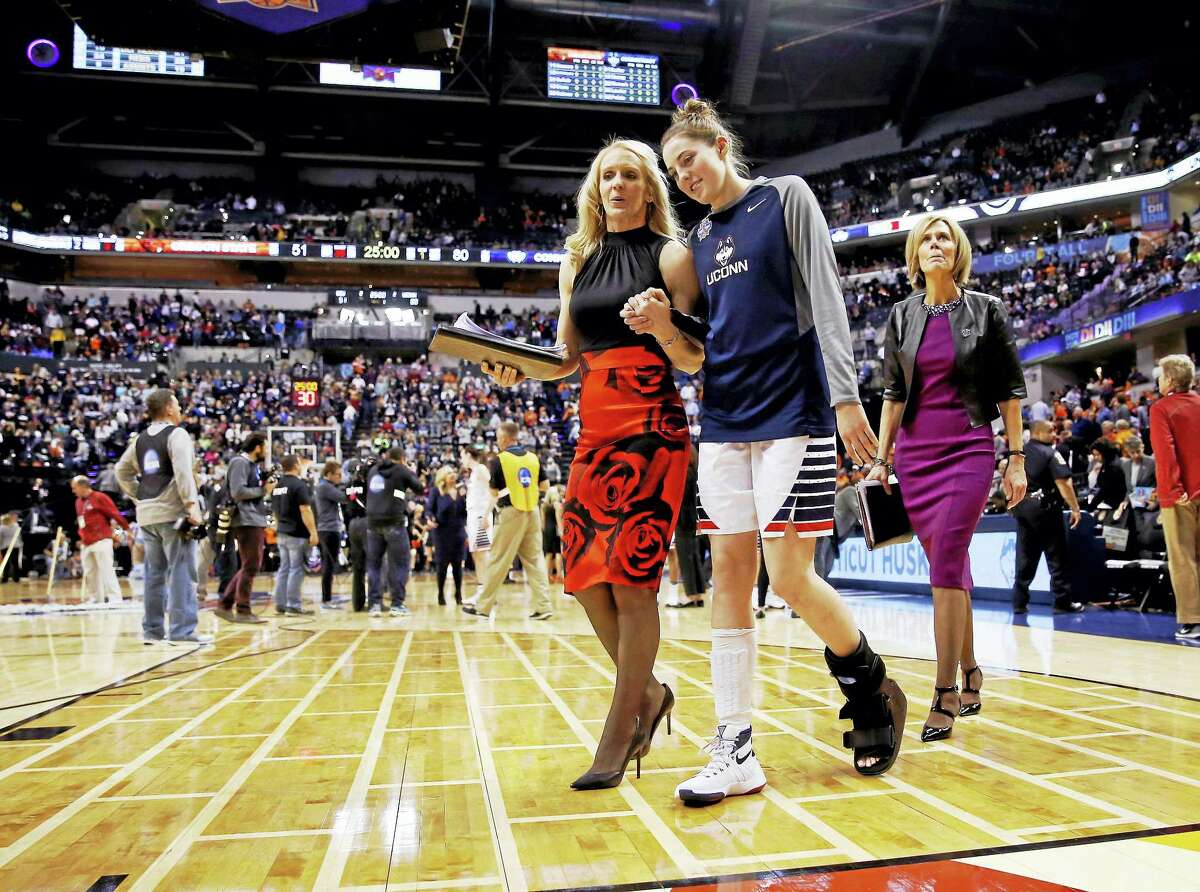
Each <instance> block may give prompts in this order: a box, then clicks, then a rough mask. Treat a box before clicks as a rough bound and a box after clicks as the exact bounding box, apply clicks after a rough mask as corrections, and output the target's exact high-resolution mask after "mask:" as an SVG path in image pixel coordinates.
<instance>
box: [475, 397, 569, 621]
mask: <svg viewBox="0 0 1200 892" xmlns="http://www.w3.org/2000/svg"><path fill="white" fill-rule="evenodd" d="M519 430H520V428H518V427H517V425H516V423H515V422H512V421H505V422H504V423H503V424H501V425H500V428H499V430H498V431H497V432H496V445H497V446H498V447H499V448H500V454H499V455H498V456H496V457H495V458H493V459H492V461H491V467H492V495H493V496H494V497H496V499H497V503H496V506H497V507H498V508H499V509H500V519H499V521H497V523H496V528H495V534H494V536H493V537H492V554H491V558H490V560H489V561H488V568H487V574H486V576H485V578H484V582H483V588H482V589H481V590H480V592H479V597H478V599H477V600H476V603H475V604H474V605H470V604H467V605H464V606H463V613H469V614H471V615H472V616H482V617H488V616H491V613H492V608H493V607H494V606H495V604H496V595H497V594H498V593H499V591H500V586H501V585H502V584H503V583H504V579H505V577H506V576H507V575H508V569H509V567H511V566H512V562H513V558H514V557H520V558H521V565H522V566H523V567H524V568H525V579H526V581H528V583H529V588H530V590H531V592H532V594H533V613H532V614H530V617H529V618H530V619H550V617H552V616H553V615H554V613H553V611H552V610H551V604H550V582H549V580H548V579H547V578H546V556H545V555H544V554H543V553H542V512H541V511H539V510H538V499H539V497H540V496H541V494H542V493H544V492H545V491H546V490H547V489H548V488H549V486H550V483H549V481H548V480H547V479H546V472H545V471H544V470H543V469H542V463H541V462H540V461H538V457H537V455H535V454H534V453H533V452H532V451H530V450H527V449H525V448H524V447H523V446H518V445H517V433H518V431H519ZM535 481H536V482H535Z"/></svg>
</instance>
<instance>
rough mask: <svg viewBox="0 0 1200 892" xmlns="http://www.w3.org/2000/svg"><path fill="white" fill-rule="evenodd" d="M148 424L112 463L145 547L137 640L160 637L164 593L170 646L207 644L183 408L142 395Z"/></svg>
mask: <svg viewBox="0 0 1200 892" xmlns="http://www.w3.org/2000/svg"><path fill="white" fill-rule="evenodd" d="M146 410H147V412H148V413H149V415H150V425H149V426H148V427H147V428H146V429H145V430H144V431H142V433H140V434H138V435H137V436H135V437H134V438H133V439H132V440H131V441H130V443H129V447H128V448H127V449H126V450H125V453H124V454H123V455H122V456H121V458H120V459H119V460H118V461H117V467H116V477H117V483H118V485H119V486H120V487H121V490H122V491H123V492H124V493H125V494H126V495H127V496H129V497H130V498H131V499H133V500H134V501H135V502H136V504H137V522H138V526H139V527H140V528H141V531H142V537H143V539H144V541H145V548H146V584H145V590H144V592H143V595H142V599H143V602H144V616H143V619H142V639H143V641H144V642H145V643H146V644H155V643H156V642H160V641H162V640H163V636H164V631H165V630H164V623H163V620H164V606H163V601H164V595H165V600H166V610H167V611H169V613H170V641H171V643H172V644H211V643H212V636H211V635H197V634H196V534H195V533H194V531H199V535H201V536H202V535H203V534H204V517H203V516H202V515H201V514H200V509H199V506H198V502H197V494H196V480H195V477H194V476H193V474H192V462H193V461H195V458H196V456H195V450H194V449H193V447H192V438H191V437H190V436H188V432H187V431H186V430H184V429H183V428H182V427H180V424H181V423H182V421H183V413H182V412H181V410H180V408H179V400H177V399H176V398H175V394H173V393H171V391H169V390H166V389H159V390H155V391H154V392H153V393H151V394H150V397H149V398H148V399H147V400H146Z"/></svg>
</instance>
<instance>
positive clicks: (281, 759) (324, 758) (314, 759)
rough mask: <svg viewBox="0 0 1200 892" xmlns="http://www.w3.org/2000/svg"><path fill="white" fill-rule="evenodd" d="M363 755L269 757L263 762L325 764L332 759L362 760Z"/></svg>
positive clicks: (324, 754) (333, 754)
mask: <svg viewBox="0 0 1200 892" xmlns="http://www.w3.org/2000/svg"><path fill="white" fill-rule="evenodd" d="M362 755H363V754H362V753H321V754H318V755H312V756H267V757H266V758H265V759H263V760H262V761H263V762H324V761H328V760H330V759H361V758H362Z"/></svg>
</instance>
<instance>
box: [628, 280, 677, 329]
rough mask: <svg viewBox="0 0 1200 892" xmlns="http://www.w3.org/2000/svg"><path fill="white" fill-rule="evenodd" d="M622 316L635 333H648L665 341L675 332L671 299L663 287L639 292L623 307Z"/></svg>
mask: <svg viewBox="0 0 1200 892" xmlns="http://www.w3.org/2000/svg"><path fill="white" fill-rule="evenodd" d="M621 318H622V319H624V320H625V324H626V325H628V326H629V328H630V330H632V331H633V332H634V333H635V334H648V335H650V336H651V337H653V338H654V339H655V340H657V341H665V340H668V339H670V337H671V336H672V335H673V334H675V326H674V325H672V324H671V301H670V300H669V299H668V298H667V294H666V292H665V291H663V290H662V289H661V288H647V289H646V290H645V291H641V292H638V293H637V294H635V295H634V296H633V297H631V298H629V300H627V301H625V306H624V307H622V308H621Z"/></svg>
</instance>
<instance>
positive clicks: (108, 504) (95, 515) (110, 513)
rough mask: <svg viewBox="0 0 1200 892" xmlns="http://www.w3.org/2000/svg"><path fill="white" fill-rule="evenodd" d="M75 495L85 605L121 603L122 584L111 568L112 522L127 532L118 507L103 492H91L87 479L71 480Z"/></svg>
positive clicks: (125, 523)
mask: <svg viewBox="0 0 1200 892" xmlns="http://www.w3.org/2000/svg"><path fill="white" fill-rule="evenodd" d="M71 492H73V493H75V516H76V517H77V518H78V519H79V544H80V556H81V558H82V563H83V587H84V597H85V599H86V600H87V602H88V603H91V602H94V601H99V602H101V603H103V602H104V601H120V600H121V584H120V583H119V582H117V571H116V569H115V568H114V567H113V528H112V525H113V523H114V521H115V522H116V523H118V524H120V525H121V526H122V527H124V528H125V529H126V530H128V529H129V521H127V520H126V519H125V518H124V517H123V516H121V512H120V511H118V510H117V506H116V505H114V504H113V500H112V499H110V498H109V497H108V496H106V495H105V494H104V493H102V492H98V491H96V490H94V489H92V484H91V482H90V481H89V480H88V479H87V478H86V477H82V476H81V477H76V478H74V479H73V480H72V481H71Z"/></svg>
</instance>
